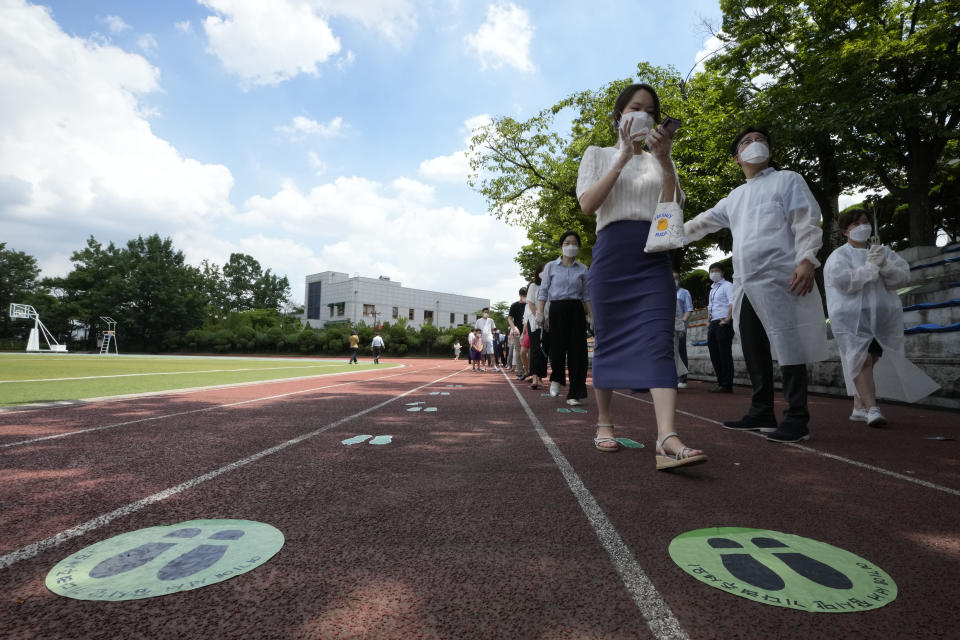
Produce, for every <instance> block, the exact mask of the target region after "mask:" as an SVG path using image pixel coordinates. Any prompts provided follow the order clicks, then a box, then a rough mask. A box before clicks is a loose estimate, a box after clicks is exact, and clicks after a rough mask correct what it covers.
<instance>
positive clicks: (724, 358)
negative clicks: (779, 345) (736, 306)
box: [707, 320, 769, 389]
mask: <svg viewBox="0 0 960 640" xmlns="http://www.w3.org/2000/svg"><path fill="white" fill-rule="evenodd" d="M763 335H764V337H766V335H767V334H763ZM707 348H708V349H709V350H710V362H712V363H713V372H714V373H716V374H717V384H718V385H719V386H721V387H725V388H728V389H729V388H730V387H732V386H733V323H732V322H731V323H728V324H726V325H722V324H720V321H719V320H711V321H710V326H709V327H707ZM768 351H769V347H768Z"/></svg>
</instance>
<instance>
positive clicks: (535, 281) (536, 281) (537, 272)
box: [533, 262, 547, 287]
mask: <svg viewBox="0 0 960 640" xmlns="http://www.w3.org/2000/svg"><path fill="white" fill-rule="evenodd" d="M546 268H547V263H546V262H538V263H537V266H536V268H535V269H534V271H533V284H535V285H537V286H538V287H539V286H540V284H541V282H540V273H541V272H542V271H543V270H544V269H546Z"/></svg>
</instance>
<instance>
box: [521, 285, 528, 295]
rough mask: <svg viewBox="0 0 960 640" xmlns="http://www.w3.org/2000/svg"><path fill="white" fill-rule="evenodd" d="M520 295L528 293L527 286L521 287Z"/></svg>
mask: <svg viewBox="0 0 960 640" xmlns="http://www.w3.org/2000/svg"><path fill="white" fill-rule="evenodd" d="M520 295H522V296H525V295H527V288H526V287H520Z"/></svg>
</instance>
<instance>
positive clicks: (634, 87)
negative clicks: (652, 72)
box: [613, 82, 660, 129]
mask: <svg viewBox="0 0 960 640" xmlns="http://www.w3.org/2000/svg"><path fill="white" fill-rule="evenodd" d="M637 91H646V92H647V93H649V94H650V95H651V96H653V121H654V122H656V123H657V124H660V97H659V96H658V95H657V91H656V90H655V89H654V88H653V87H651V86H650V85H648V84H646V83H643V82H638V83H636V84H631V85H630V86H628V87H626V88H625V89H624V90H623V91H621V92H620V95H618V96H617V101H616V102H615V103H614V104H613V128H614V129H616V128H618V127H619V126H620V117H621V116H622V115H623V110H624V109H626V108H627V105H628V104H630V99H631V98H633V94H635V93H636V92H637Z"/></svg>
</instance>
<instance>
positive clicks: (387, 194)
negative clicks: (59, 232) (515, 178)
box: [177, 177, 526, 302]
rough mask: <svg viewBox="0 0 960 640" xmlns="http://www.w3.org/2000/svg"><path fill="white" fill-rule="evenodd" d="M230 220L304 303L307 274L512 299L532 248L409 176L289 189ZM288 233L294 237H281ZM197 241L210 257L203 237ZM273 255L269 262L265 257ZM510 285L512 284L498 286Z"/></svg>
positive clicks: (520, 235) (252, 202) (517, 232)
mask: <svg viewBox="0 0 960 640" xmlns="http://www.w3.org/2000/svg"><path fill="white" fill-rule="evenodd" d="M231 220H232V224H233V226H234V227H235V228H238V229H240V230H241V231H242V230H243V229H249V230H250V232H251V234H250V236H245V237H246V238H247V239H246V240H243V241H241V242H240V243H239V244H241V245H244V244H246V245H248V246H249V247H250V248H251V250H250V251H248V253H251V255H254V256H255V257H256V258H257V260H259V261H260V262H261V264H263V265H264V267H265V268H266V267H268V266H269V267H272V268H274V271H276V272H279V273H285V274H287V275H288V277H289V278H290V283H291V286H292V288H293V292H294V296H295V298H297V299H298V300H299V297H300V296H302V291H303V278H304V276H306V275H307V274H309V273H316V272H318V271H323V270H326V269H331V270H334V271H342V272H347V273H354V272H358V273H360V274H362V275H368V276H377V275H381V274H383V275H388V276H390V277H392V278H393V279H395V280H400V281H402V282H403V284H404V286H409V287H417V288H423V289H431V290H437V291H447V292H451V293H463V294H465V295H478V296H482V297H495V293H496V292H495V289H496V291H506V292H509V291H513V292H514V293H515V291H516V289H517V288H519V286H520V285H522V284H523V283H522V282H521V279H520V277H519V275H518V274H517V265H516V263H515V262H514V261H513V257H514V255H515V253H516V250H517V248H518V247H520V246H521V245H523V244H525V243H526V236H525V233H524V231H523V230H521V229H518V228H516V227H508V226H507V225H505V224H504V223H502V222H500V221H498V220H496V219H494V218H493V217H491V216H488V215H474V214H471V213H470V212H468V211H466V210H465V209H462V208H459V207H449V206H443V205H441V204H438V203H437V202H436V200H435V194H434V191H433V188H432V187H430V186H429V185H425V184H423V183H421V182H418V181H416V180H412V179H410V178H398V179H396V180H394V181H393V182H392V183H391V184H390V185H383V184H381V183H378V182H374V181H371V180H367V179H365V178H359V177H339V178H337V179H336V180H334V181H332V182H328V183H325V184H321V185H319V186H317V187H315V188H313V189H311V190H309V191H306V192H304V191H301V190H299V189H298V188H297V187H296V186H295V185H293V184H292V183H287V184H285V185H284V186H283V187H282V188H281V189H280V190H279V191H278V192H277V193H276V194H274V195H273V196H272V197H264V196H254V197H253V198H250V199H249V200H247V202H245V203H244V205H243V206H242V207H241V211H240V212H239V213H237V214H236V215H234V216H231ZM265 225H270V228H271V229H273V230H274V232H273V233H274V235H273V236H271V237H273V238H274V239H275V243H274V245H273V248H269V247H268V243H266V242H264V241H263V236H261V235H259V231H258V230H259V229H261V228H263V227H264V226H265ZM284 235H286V236H288V237H289V238H296V240H292V239H285V238H283V237H278V236H284ZM192 242H194V243H196V244H197V245H199V247H201V249H200V250H206V249H202V247H204V246H206V243H205V242H204V241H203V240H202V238H194V239H193V240H192ZM177 246H180V245H179V241H178V245H177ZM477 251H481V252H482V256H483V258H482V260H483V268H482V269H478V268H477V258H478V255H481V254H478V253H477ZM186 253H187V255H188V257H190V255H191V254H190V253H189V252H186ZM268 253H269V254H271V255H273V256H274V257H273V258H271V259H270V260H271V261H269V262H268V261H267V260H266V259H265V258H263V257H261V255H263V256H266V255H267V254H268ZM197 255H198V256H199V255H200V253H198V254H197ZM225 255H229V251H226V253H225ZM503 282H506V283H508V286H506V288H498V287H499V285H498V283H503ZM502 295H506V293H504V294H502ZM511 295H512V294H511ZM497 299H498V298H497ZM300 302H302V300H300Z"/></svg>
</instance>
